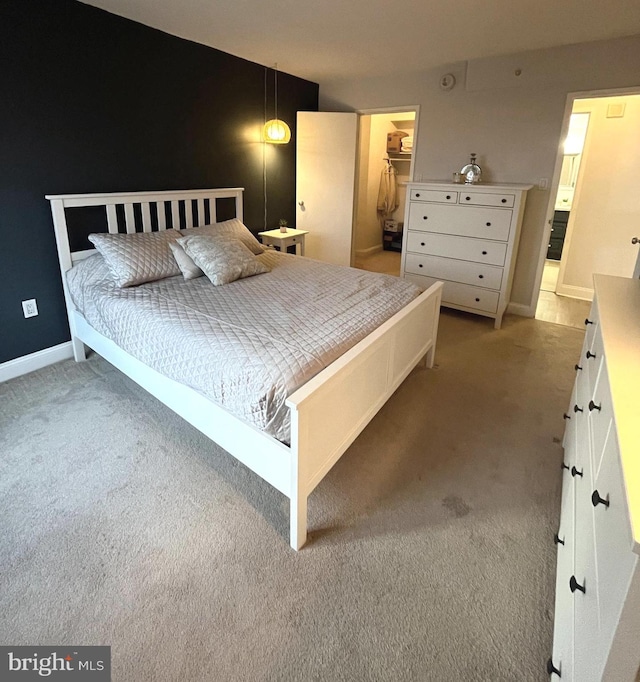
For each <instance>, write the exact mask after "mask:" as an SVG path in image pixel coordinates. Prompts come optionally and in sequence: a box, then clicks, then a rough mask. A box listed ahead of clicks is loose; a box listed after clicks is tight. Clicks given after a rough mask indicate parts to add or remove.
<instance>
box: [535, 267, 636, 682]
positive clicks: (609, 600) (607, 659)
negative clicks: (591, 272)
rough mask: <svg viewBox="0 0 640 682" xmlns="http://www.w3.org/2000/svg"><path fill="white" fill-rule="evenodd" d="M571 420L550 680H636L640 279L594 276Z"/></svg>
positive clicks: (566, 443)
mask: <svg viewBox="0 0 640 682" xmlns="http://www.w3.org/2000/svg"><path fill="white" fill-rule="evenodd" d="M594 282H595V298H594V302H593V306H592V308H591V312H590V313H589V317H588V318H587V320H586V321H585V324H586V335H585V340H584V345H583V347H582V352H581V354H580V358H579V359H578V362H577V363H576V381H575V386H574V389H573V394H572V396H571V403H570V405H569V409H568V410H567V412H566V413H565V419H566V429H565V436H564V443H563V444H564V462H563V465H562V466H563V470H562V475H563V477H564V480H563V484H562V506H561V513H560V526H559V529H558V533H557V535H556V537H555V538H554V540H555V542H556V543H557V545H558V563H557V574H556V604H555V621H554V636H553V655H552V657H551V658H550V659H549V661H548V663H547V671H548V672H549V674H550V677H551V680H557V679H561V680H562V681H563V682H567V681H568V680H573V681H575V682H592V681H593V682H596V681H597V682H600V681H604V682H634V680H637V679H640V677H639V676H638V675H639V667H640V567H639V565H638V555H639V554H640V280H633V279H626V278H622V277H610V276H606V275H596V276H595V277H594Z"/></svg>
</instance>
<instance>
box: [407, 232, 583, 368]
mask: <svg viewBox="0 0 640 682" xmlns="http://www.w3.org/2000/svg"><path fill="white" fill-rule="evenodd" d="M424 245H425V244H424V242H420V246H424ZM580 369H582V367H581V368H580Z"/></svg>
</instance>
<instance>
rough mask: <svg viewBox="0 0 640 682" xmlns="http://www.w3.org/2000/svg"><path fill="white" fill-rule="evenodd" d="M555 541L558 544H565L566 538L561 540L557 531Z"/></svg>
mask: <svg viewBox="0 0 640 682" xmlns="http://www.w3.org/2000/svg"><path fill="white" fill-rule="evenodd" d="M553 541H554V542H555V543H556V545H564V540H561V539H560V536H559V535H558V534H557V533H556V534H555V535H554V536H553Z"/></svg>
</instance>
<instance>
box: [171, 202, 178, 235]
mask: <svg viewBox="0 0 640 682" xmlns="http://www.w3.org/2000/svg"><path fill="white" fill-rule="evenodd" d="M171 218H172V220H173V229H174V230H179V229H180V202H179V201H172V202H171Z"/></svg>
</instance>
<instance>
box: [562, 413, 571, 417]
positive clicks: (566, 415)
mask: <svg viewBox="0 0 640 682" xmlns="http://www.w3.org/2000/svg"><path fill="white" fill-rule="evenodd" d="M562 418H563V419H571V415H568V414H567V413H566V412H565V413H564V414H563V415H562Z"/></svg>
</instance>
